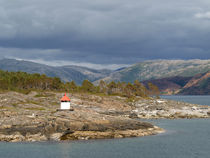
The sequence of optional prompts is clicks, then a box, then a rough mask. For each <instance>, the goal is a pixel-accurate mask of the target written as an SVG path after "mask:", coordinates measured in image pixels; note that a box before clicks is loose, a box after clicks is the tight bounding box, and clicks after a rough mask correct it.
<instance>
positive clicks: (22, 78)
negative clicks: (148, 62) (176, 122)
mask: <svg viewBox="0 0 210 158" xmlns="http://www.w3.org/2000/svg"><path fill="white" fill-rule="evenodd" d="M0 89H1V92H0V141H6V142H19V141H30V142H33V141H49V140H52V141H64V140H88V139H103V138H125V137H138V136H146V135H154V134H158V133H162V132H164V130H163V129H161V128H159V127H157V126H154V125H152V124H151V123H147V122H142V121H141V119H153V118H155V119H159V118H169V119H176V118H209V117H210V108H209V107H208V106H198V105H194V104H188V103H183V102H177V101H170V100H165V99H159V98H158V94H159V91H158V88H157V87H156V86H155V85H152V84H148V87H144V86H143V85H142V84H141V83H140V82H138V81H135V82H134V83H133V84H131V83H115V82H111V83H109V84H107V83H105V82H101V83H100V84H99V86H95V85H93V84H92V83H91V82H89V81H87V80H84V81H83V84H82V85H81V86H78V85H76V84H75V83H74V82H73V81H72V82H67V83H63V82H62V81H61V80H60V79H59V78H50V77H47V76H45V75H39V74H27V73H23V72H5V71H0ZM65 91H67V92H68V93H67V95H68V96H69V97H70V98H71V107H72V108H73V111H59V110H57V109H59V107H60V98H61V97H62V95H63V92H65ZM23 92H24V93H23ZM151 95H153V96H155V98H152V97H150V96H151Z"/></svg>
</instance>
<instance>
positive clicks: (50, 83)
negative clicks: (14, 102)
mask: <svg viewBox="0 0 210 158" xmlns="http://www.w3.org/2000/svg"><path fill="white" fill-rule="evenodd" d="M0 89H1V90H9V91H21V92H25V93H28V92H30V91H32V90H39V91H66V92H78V93H80V92H82V93H94V94H104V95H119V96H125V97H129V98H130V97H136V96H141V97H148V96H150V95H156V96H157V95H158V94H159V90H158V87H157V86H155V85H153V84H151V83H148V88H146V87H145V86H144V85H142V84H141V83H140V82H138V81H135V82H134V83H133V84H131V83H125V82H118V83H115V82H114V81H113V82H110V83H108V84H107V83H105V82H104V81H101V82H100V83H99V85H98V86H95V85H94V84H93V83H91V82H90V81H88V80H84V81H83V82H82V85H81V86H80V85H77V84H76V83H75V82H74V81H71V82H65V83H64V82H62V81H61V79H60V78H57V77H48V76H46V75H44V74H42V75H40V74H37V73H35V74H29V73H26V72H8V71H3V70H0Z"/></svg>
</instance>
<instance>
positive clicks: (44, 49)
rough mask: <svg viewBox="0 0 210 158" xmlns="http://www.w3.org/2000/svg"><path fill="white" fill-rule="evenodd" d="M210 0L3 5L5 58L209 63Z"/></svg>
mask: <svg viewBox="0 0 210 158" xmlns="http://www.w3.org/2000/svg"><path fill="white" fill-rule="evenodd" d="M209 41H210V1H209V0H200V1H197V0H178V1H173V0H147V1H143V0H98V1H93V0H60V1H57V0H30V1H28V0H16V1H8V0H0V57H17V58H23V59H33V60H35V59H37V60H38V59H43V60H66V61H68V60H70V61H77V62H89V63H103V64H112V63H117V64H122V63H124V64H128V63H133V62H138V61H140V60H145V59H191V58H201V59H209V58H210V45H209Z"/></svg>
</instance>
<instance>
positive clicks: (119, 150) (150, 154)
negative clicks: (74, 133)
mask: <svg viewBox="0 0 210 158" xmlns="http://www.w3.org/2000/svg"><path fill="white" fill-rule="evenodd" d="M184 97H185V96H184ZM193 97H194V96H192V98H193ZM196 98H197V97H196ZM201 98H202V97H201ZM205 98H206V97H205ZM171 99H173V98H171ZM182 99H183V98H182ZM202 99H203V98H202ZM202 99H201V100H200V102H199V104H203V103H202ZM206 99H207V103H208V105H210V104H209V101H210V96H207V98H206ZM195 100H196V101H198V100H199V98H197V99H195ZM184 101H185V100H184ZM196 103H197V102H196ZM204 104H206V102H205V103H204ZM149 121H150V122H152V123H153V124H156V125H158V126H160V127H162V128H164V129H166V133H164V134H159V135H156V136H147V137H140V138H126V139H112V140H111V139H110V140H90V141H73V142H61V143H56V142H47V143H4V142H1V143H0V158H208V157H210V156H209V155H210V119H192V120H188V119H179V120H166V119H165V120H164V119H163V120H149Z"/></svg>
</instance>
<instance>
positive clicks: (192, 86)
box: [143, 71, 210, 95]
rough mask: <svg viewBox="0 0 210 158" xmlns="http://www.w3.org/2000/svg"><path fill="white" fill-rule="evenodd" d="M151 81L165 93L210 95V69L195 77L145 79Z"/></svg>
mask: <svg viewBox="0 0 210 158" xmlns="http://www.w3.org/2000/svg"><path fill="white" fill-rule="evenodd" d="M148 82H151V83H153V84H155V85H156V86H158V87H159V89H160V91H161V92H162V93H163V94H170V95H171V94H181V95H210V71H208V72H206V73H201V74H197V75H195V76H193V77H180V76H175V77H170V78H162V79H155V80H147V81H143V84H145V85H147V84H148Z"/></svg>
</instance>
